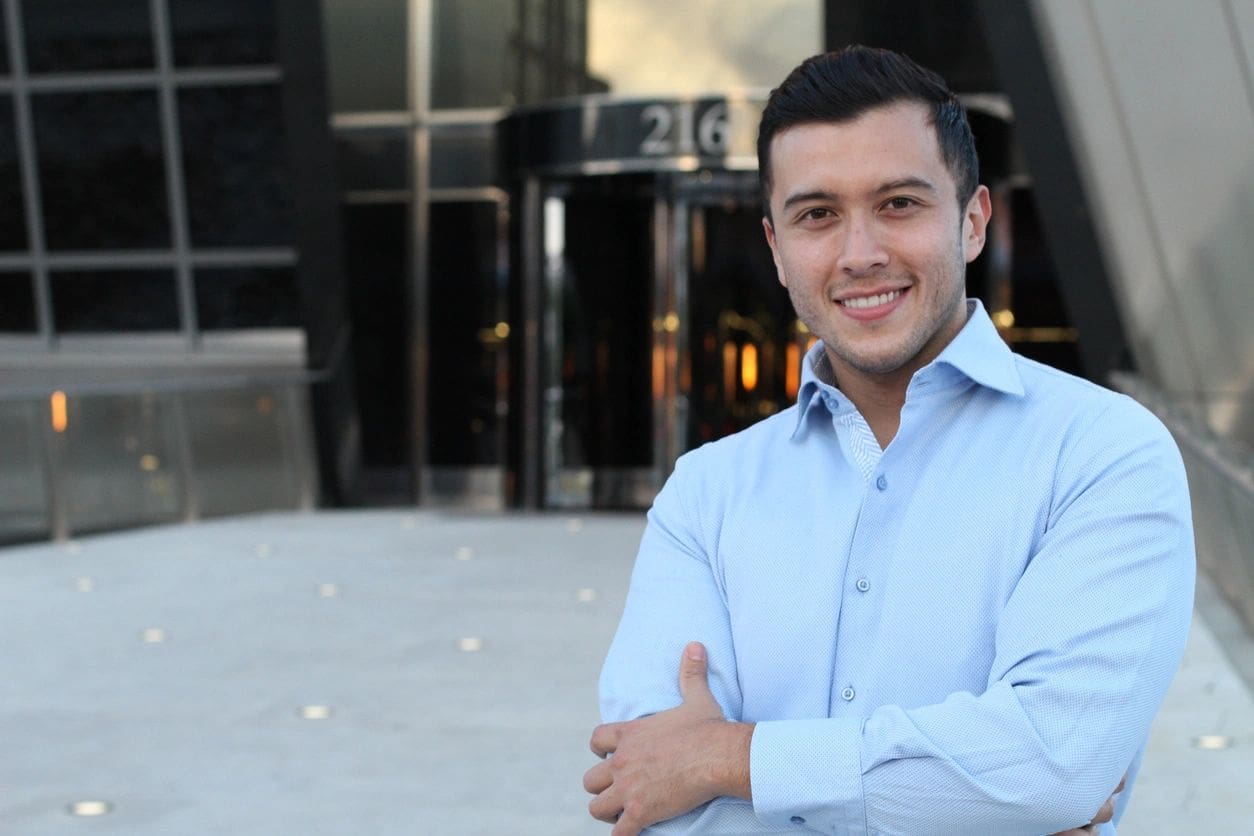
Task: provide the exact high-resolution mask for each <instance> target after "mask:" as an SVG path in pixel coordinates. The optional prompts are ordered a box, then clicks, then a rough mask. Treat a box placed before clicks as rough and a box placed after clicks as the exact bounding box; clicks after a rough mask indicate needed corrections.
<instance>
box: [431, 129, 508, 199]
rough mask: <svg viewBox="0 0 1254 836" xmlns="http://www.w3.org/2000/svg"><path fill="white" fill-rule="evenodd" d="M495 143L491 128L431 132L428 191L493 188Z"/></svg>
mask: <svg viewBox="0 0 1254 836" xmlns="http://www.w3.org/2000/svg"><path fill="white" fill-rule="evenodd" d="M495 140H496V127H495V125H492V124H483V125H456V126H453V125H450V126H441V127H438V128H432V130H431V188H433V189H443V188H474V187H476V186H492V185H495V183H496V166H495V162H496V142H495Z"/></svg>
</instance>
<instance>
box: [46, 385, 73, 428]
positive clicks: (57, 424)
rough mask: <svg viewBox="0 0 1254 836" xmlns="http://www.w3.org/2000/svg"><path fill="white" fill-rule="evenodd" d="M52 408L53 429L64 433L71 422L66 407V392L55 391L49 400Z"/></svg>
mask: <svg viewBox="0 0 1254 836" xmlns="http://www.w3.org/2000/svg"><path fill="white" fill-rule="evenodd" d="M49 405H50V407H51V409H52V429H53V431H54V432H59V433H63V432H65V427H66V425H67V424H68V423H69V415H68V414H67V412H66V408H65V393H64V392H53V393H52V398H51V399H50V401H49Z"/></svg>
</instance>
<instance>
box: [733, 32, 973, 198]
mask: <svg viewBox="0 0 1254 836" xmlns="http://www.w3.org/2000/svg"><path fill="white" fill-rule="evenodd" d="M911 101H914V102H921V103H922V104H925V105H927V106H929V107H930V108H931V110H932V123H933V125H934V126H935V128H936V138H937V141H938V142H939V143H940V151H941V157H942V158H943V159H944V160H945V165H946V166H947V167H948V168H949V172H950V173H951V174H952V175H953V177H954V183H955V185H956V186H957V188H958V205H959V206H960V207H961V206H966V204H967V201H969V200H970V199H971V195H973V194H975V189H976V186H977V185H978V184H979V179H980V161H979V158H978V157H977V156H976V153H975V138H974V137H972V135H971V126H970V124H968V122H967V111H966V108H964V107H963V106H962V103H961V102H960V101H958V97H957V96H956V95H954V92H953V91H952V90H950V89H949V85H947V84H946V83H945V80H944V79H943V78H941V77H940V76H939V75H937V74H936V73H934V72H932V71H931V70H928V69H925V68H923V67H920V66H919V65H918V64H916V63H915V62H914V61H912V60H910V59H909V58H907V57H906V56H904V55H900V54H898V53H896V52H890V51H888V50H886V49H875V48H873V47H867V46H857V45H854V46H848V47H845V48H844V49H840V50H837V51H835V52H828V53H826V54H824V55H815V56H814V57H812V58H807V59H806V60H805V61H802V62H801V64H800V65H798V66H797V68H796V69H794V70H793V71H792V72H791V73H789V74H788V77H787V78H785V79H784V81H783V83H781V84H780V85H779V86H778V87H776V88H775V89H774V90H772V91H771V95H770V98H769V99H767V101H766V108H765V109H764V110H763V111H762V122H761V124H760V125H759V126H758V177H759V180H760V181H761V183H762V199H763V202H764V203H765V204H766V215H767V217H768V218H769V217H770V214H771V206H770V199H771V140H773V139H774V138H775V136H776V134H778V133H779V132H780V131H783V130H786V129H788V128H791V127H793V126H794V125H804V124H809V123H814V122H848V121H850V120H852V119H856V118H857V117H859V116H861V115H862V114H863V113H865V112H866V111H868V110H871V109H872V108H876V107H883V106H885V105H890V104H894V103H896V102H911Z"/></svg>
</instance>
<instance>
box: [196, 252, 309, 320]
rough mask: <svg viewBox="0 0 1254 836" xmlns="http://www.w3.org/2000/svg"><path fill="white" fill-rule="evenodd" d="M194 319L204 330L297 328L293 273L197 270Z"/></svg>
mask: <svg viewBox="0 0 1254 836" xmlns="http://www.w3.org/2000/svg"><path fill="white" fill-rule="evenodd" d="M196 316H197V321H198V322H199V323H200V327H201V329H203V330H217V329H227V328H295V327H298V326H299V325H300V324H301V316H300V291H299V288H298V287H297V285H296V271H295V270H293V269H292V268H290V267H244V268H230V269H227V268H221V269H212V270H208V269H200V270H197V271H196Z"/></svg>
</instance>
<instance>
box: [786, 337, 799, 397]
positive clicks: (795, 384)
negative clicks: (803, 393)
mask: <svg viewBox="0 0 1254 836" xmlns="http://www.w3.org/2000/svg"><path fill="white" fill-rule="evenodd" d="M784 351H785V353H784V390H785V391H786V392H787V394H788V400H790V401H794V400H796V399H797V390H798V389H800V388H801V348H800V347H799V346H798V345H797V344H796V343H789V344H788V348H786V349H785V350H784Z"/></svg>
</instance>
